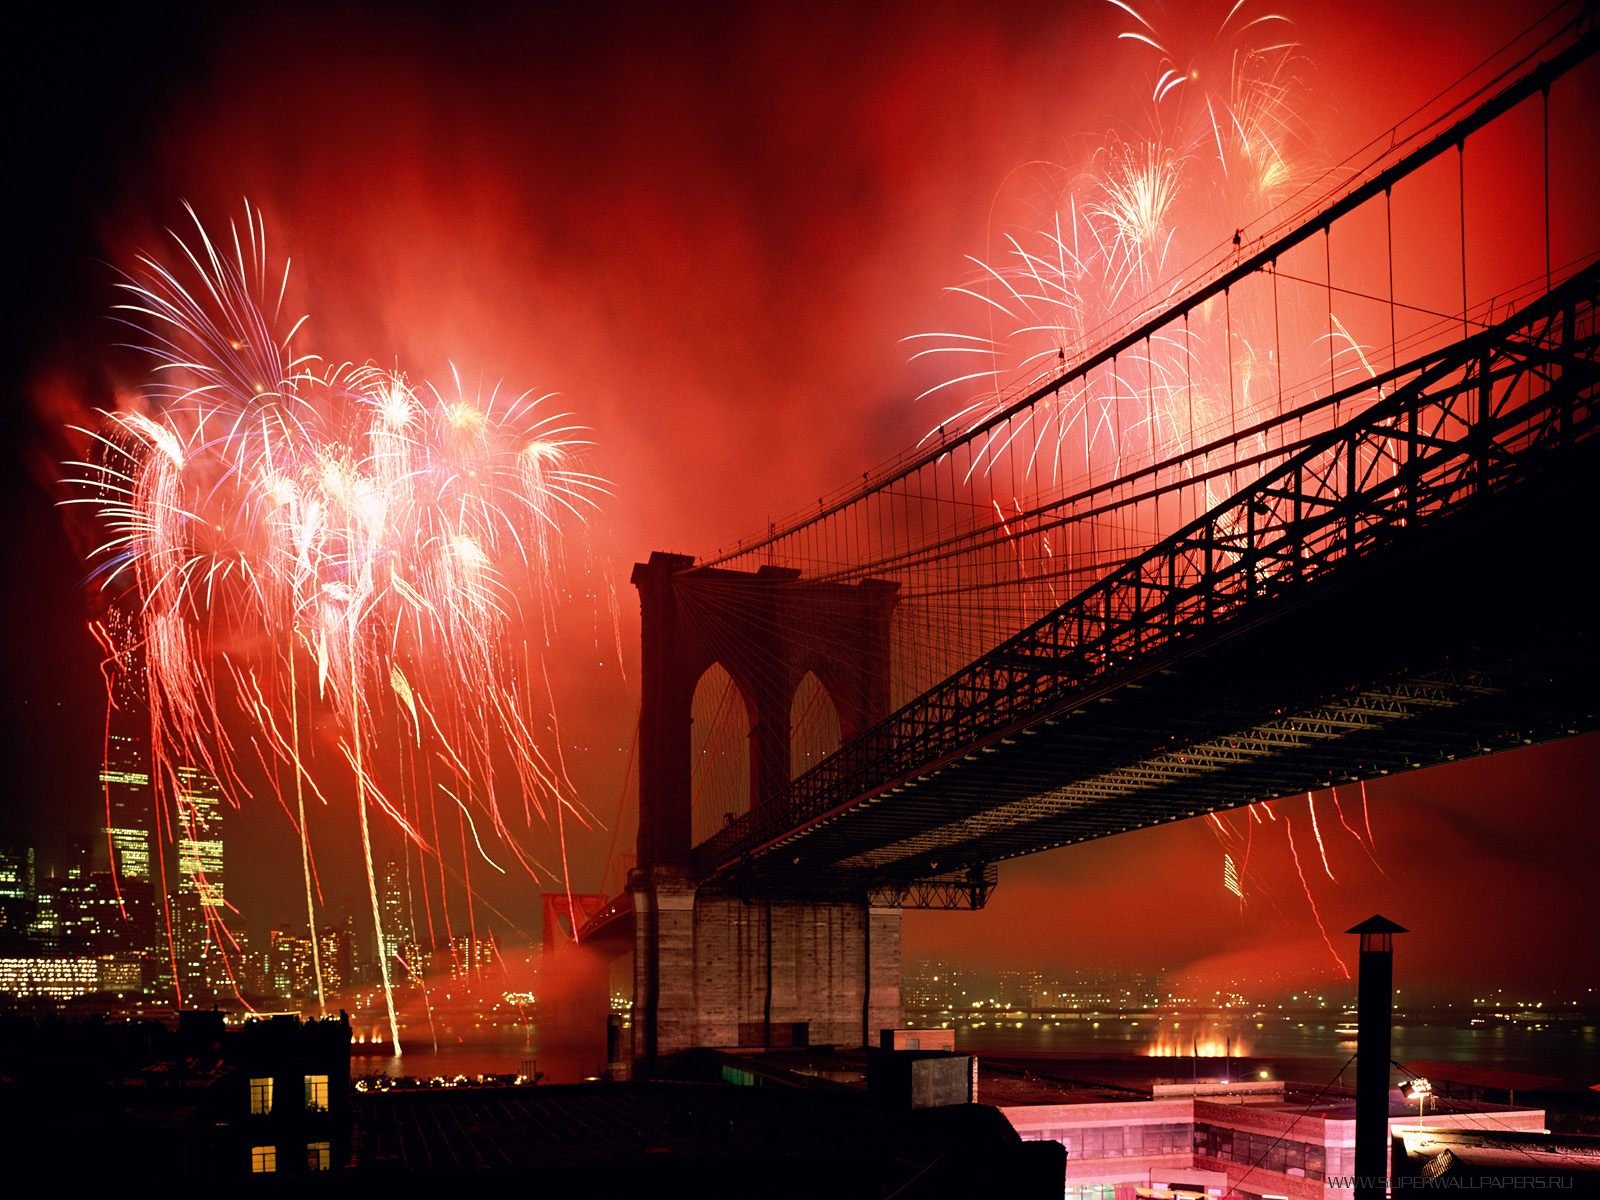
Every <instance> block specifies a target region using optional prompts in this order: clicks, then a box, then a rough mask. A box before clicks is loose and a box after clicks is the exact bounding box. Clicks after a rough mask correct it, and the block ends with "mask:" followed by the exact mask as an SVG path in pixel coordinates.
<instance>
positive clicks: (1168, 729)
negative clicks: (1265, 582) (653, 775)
mask: <svg viewBox="0 0 1600 1200" xmlns="http://www.w3.org/2000/svg"><path fill="white" fill-rule="evenodd" d="M1586 458H1587V460H1588V462H1589V468H1590V469H1588V470H1582V469H1577V464H1573V467H1574V470H1573V471H1572V473H1571V474H1570V475H1569V476H1568V478H1567V481H1566V484H1565V486H1551V485H1550V484H1548V483H1547V484H1546V485H1545V486H1541V487H1538V488H1535V489H1532V490H1531V491H1530V492H1529V494H1527V495H1524V496H1522V497H1521V498H1520V499H1519V502H1518V503H1517V505H1516V506H1515V508H1514V510H1508V509H1507V508H1504V507H1502V508H1499V509H1497V510H1496V511H1495V513H1494V515H1493V516H1492V517H1483V518H1480V519H1473V518H1472V517H1470V516H1469V517H1464V518H1462V519H1459V520H1458V521H1456V522H1452V525H1453V526H1454V527H1453V528H1450V529H1448V530H1440V531H1439V533H1438V534H1437V535H1435V536H1431V537H1428V538H1426V539H1418V542H1419V544H1418V545H1415V546H1412V547H1407V548H1405V549H1404V551H1403V552H1401V553H1397V554H1395V555H1393V556H1390V557H1388V558H1387V559H1386V561H1385V562H1384V563H1383V564H1381V565H1376V564H1362V565H1359V566H1358V565H1357V564H1352V569H1351V570H1349V571H1348V572H1345V573H1343V574H1342V575H1341V577H1339V578H1337V579H1329V580H1327V581H1325V582H1324V583H1323V584H1321V585H1319V586H1318V587H1317V588H1316V592H1315V594H1314V595H1309V596H1302V597H1300V598H1299V599H1298V601H1297V602H1296V603H1294V604H1293V606H1292V607H1287V606H1284V605H1283V604H1282V603H1281V602H1280V604H1279V607H1278V608H1277V609H1276V611H1275V613H1274V616H1273V618H1272V619H1271V620H1270V621H1259V622H1252V621H1251V620H1249V619H1244V620H1240V621H1238V622H1236V623H1234V624H1233V625H1231V626H1229V627H1227V628H1224V629H1220V630H1218V631H1217V633H1216V635H1215V636H1214V637H1212V638H1211V639H1210V640H1209V644H1207V645H1206V646H1204V647H1203V648H1197V647H1195V646H1193V645H1190V646H1187V647H1185V648H1184V649H1183V650H1182V651H1181V652H1178V653H1174V654H1173V655H1172V656H1171V658H1170V659H1169V660H1167V661H1162V660H1161V659H1156V660H1154V661H1152V662H1149V663H1147V664H1144V665H1143V666H1142V668H1141V669H1140V670H1139V671H1137V672H1136V673H1133V672H1130V673H1128V674H1125V675H1122V676H1120V677H1116V678H1111V679H1107V680H1106V681H1105V682H1104V684H1103V685H1102V686H1100V687H1099V688H1096V689H1094V690H1092V691H1086V692H1080V693H1078V694H1076V695H1075V696H1073V697H1072V701H1071V704H1070V706H1069V707H1063V708H1061V709H1059V710H1057V711H1054V712H1050V713H1048V714H1045V715H1042V716H1041V717H1040V718H1039V719H1037V720H1035V721H1033V722H1031V723H1028V724H1026V725H1022V726H1019V727H1017V728H1013V729H1010V730H1007V731H1006V732H1004V733H1003V734H1001V735H1000V736H997V737H995V738H993V739H992V740H990V741H989V742H988V743H987V744H985V745H982V746H980V747H976V748H974V749H973V750H972V751H971V752H969V753H966V754H963V755H962V756H960V757H958V758H954V759H951V760H947V761H944V762H939V763H933V764H930V766H929V767H928V769H926V770H923V771H920V772H918V773H917V774H915V775H912V776H908V777H906V778H903V779H900V780H897V781H895V782H893V783H891V784H888V785H886V786H885V787H883V788H881V789H880V790H879V791H877V792H876V793H875V794H873V795H870V796H866V797H863V798H862V799H861V800H860V801H859V802H858V803H856V804H853V805H851V806H849V807H848V808H846V809H844V810H843V811H837V812H834V813H831V814H828V815H825V816H822V817H820V818H818V819H817V820H815V821H813V822H811V823H809V824H807V825H803V826H801V827H799V828H796V829H794V830H793V831H792V832H790V833H788V834H786V835H785V836H783V837H781V838H778V839H776V840H775V841H774V842H773V843H771V844H770V845H769V846H767V847H765V848H764V850H763V852H761V853H759V854H753V855H750V856H749V857H748V858H746V859H745V860H743V861H740V862H735V863H733V864H730V865H729V866H728V868H727V869H725V870H724V871H723V872H722V874H721V879H722V880H724V881H726V883H727V884H728V885H729V886H731V887H733V888H735V889H738V888H743V887H751V888H753V889H758V890H760V891H762V892H768V893H769V892H772V891H774V890H777V891H782V890H784V889H791V890H796V891H801V892H804V891H809V890H814V889H818V888H837V889H842V890H846V891H882V890H884V889H895V888H904V887H907V886H909V885H910V884H911V883H912V881H915V880H920V879H925V878H927V877H930V876H936V875H958V876H959V875H962V874H964V873H967V872H970V871H972V869H973V868H975V867H979V866H981V865H983V864H988V863H994V862H997V861H1000V860H1002V859H1006V858H1013V857H1017V856H1020V855H1024V854H1031V853H1034V852H1037V851H1040V850H1045V849H1050V848H1052V847H1056V846H1063V845H1069V844H1072V843H1075V842H1084V841H1089V840H1092V839H1095V838H1101V837H1109V836H1111V835H1114V834H1118V833H1126V832H1128V831H1130V830H1135V829H1141V828H1145V827H1148V826H1151V825H1157V824H1161V823H1164V822H1168V821H1176V820H1182V819H1184V818H1186V817H1192V816H1198V815H1201V814H1204V813H1207V812H1214V811H1219V810H1226V809H1231V808H1236V807H1239V806H1242V805H1245V804H1249V803H1251V802H1254V801H1258V800H1263V799H1270V798H1273V797H1277V796H1287V795H1295V794H1297V793H1302V792H1305V791H1309V790H1318V789H1323V788H1326V787H1328V786H1330V785H1334V784H1341V783H1350V782H1354V781H1356V780H1358V779H1370V778H1374V777H1377V776H1381V775H1387V774H1391V773H1397V772H1401V771H1406V770H1410V769H1414V768H1417V767H1423V766H1429V765H1434V764H1438V763H1444V762H1449V761H1453V760H1456V759H1460V758H1468V757H1472V756H1474V755H1480V754H1487V753H1492V752H1495V751H1499V750H1506V749H1511V748H1514V747H1518V746H1522V745H1524V744H1528V743H1532V742H1538V741H1545V740H1549V739H1552V738H1557V737H1563V736H1568V735H1571V734H1576V733H1582V732H1588V731H1590V730H1594V729H1596V728H1600V685H1597V680H1600V645H1597V639H1596V637H1595V631H1594V620H1593V612H1594V598H1593V595H1592V593H1591V592H1590V591H1589V589H1588V588H1587V587H1586V586H1585V585H1584V584H1583V583H1582V582H1580V580H1579V578H1578V576H1577V573H1576V572H1574V571H1573V570H1572V569H1571V562H1570V556H1571V554H1572V549H1573V548H1572V544H1571V540H1570V536H1569V534H1570V531H1571V530H1573V529H1587V528H1593V524H1592V522H1593V520H1594V519H1595V518H1596V517H1597V516H1600V513H1597V511H1596V509H1597V506H1596V504H1595V501H1594V499H1593V497H1592V496H1591V495H1587V494H1586V493H1587V492H1588V491H1590V489H1591V487H1592V485H1591V484H1590V483H1589V481H1590V480H1592V479H1594V478H1596V476H1595V475H1594V474H1593V468H1594V467H1600V462H1597V461H1594V460H1595V459H1596V456H1595V455H1594V454H1593V453H1590V454H1588V455H1587V456H1586ZM1401 597H1403V598H1404V603H1399V602H1397V601H1398V600H1399V598H1401ZM1285 664H1293V667H1292V669H1289V670H1286V669H1285Z"/></svg>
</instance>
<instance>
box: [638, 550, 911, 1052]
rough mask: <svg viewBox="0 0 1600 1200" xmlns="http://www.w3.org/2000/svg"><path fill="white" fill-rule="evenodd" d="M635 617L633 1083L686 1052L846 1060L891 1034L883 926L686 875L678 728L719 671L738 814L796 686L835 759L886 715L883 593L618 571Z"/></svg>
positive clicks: (757, 789)
mask: <svg viewBox="0 0 1600 1200" xmlns="http://www.w3.org/2000/svg"><path fill="white" fill-rule="evenodd" d="M633 583H634V586H635V587H637V588H638V590H639V600H640V608H641V614H642V634H643V662H642V679H641V690H642V701H641V710H640V717H639V842H638V866H637V867H636V869H635V870H634V871H633V872H632V874H631V876H630V878H629V884H628V890H629V892H630V893H631V895H632V898H633V908H634V996H633V1042H634V1059H635V1064H636V1069H637V1070H638V1071H640V1072H641V1073H648V1072H649V1071H650V1070H651V1069H652V1067H654V1065H655V1064H656V1063H657V1061H658V1060H660V1059H662V1058H665V1057H667V1056H670V1055H673V1054H676V1053H679V1052H681V1051H684V1050H688V1049H692V1048H694V1047H697V1046H714V1047H735V1046H782V1045H793V1044H803V1043H806V1042H809V1043H812V1044H823V1043H831V1044H838V1045H849V1046H859V1045H865V1044H867V1043H869V1042H870V1041H872V1040H873V1039H874V1037H875V1034H876V1031H877V1030H878V1029H880V1028H883V1027H886V1026H892V1025H898V1024H899V1023H900V910H899V909H898V908H885V907H876V906H874V905H872V904H871V903H870V902H869V901H868V899H867V897H865V896H854V897H844V898H838V897H836V896H834V895H831V894H829V890H828V887H827V884H828V881H826V880H818V881H815V882H816V884H817V887H816V893H817V895H820V896H825V897H826V898H823V899H818V898H814V897H809V896H758V897H757V896H741V895H731V894H727V893H723V892H717V891H714V890H712V889H709V888H707V887H705V886H703V885H702V884H701V883H700V881H698V880H697V879H696V878H695V875H694V872H693V871H692V869H691V866H690V850H691V828H692V809H691V804H692V795H691V789H692V764H691V756H692V748H691V737H692V716H691V709H692V706H693V701H694V693H695V687H696V685H697V684H698V683H699V680H700V677H701V676H702V675H703V674H704V673H705V672H706V671H707V670H708V669H709V668H710V667H711V666H712V665H713V664H715V663H720V664H721V665H722V667H723V668H724V669H725V670H726V671H727V673H728V675H729V677H730V678H731V679H732V680H733V682H734V684H735V686H736V687H737V689H738V691H739V694H740V696H741V698H742V699H743V701H744V705H745V710H746V713H747V715H748V717H749V719H750V802H751V805H752V806H753V805H755V804H759V803H761V802H762V801H764V800H767V799H770V798H771V797H773V796H775V795H776V794H777V793H778V792H779V791H780V790H781V789H782V788H783V787H784V786H786V785H787V784H788V782H789V771H790V761H791V745H790V725H789V715H790V709H791V705H792V703H793V700H794V695H795V691H796V689H797V688H798V687H799V685H800V682H801V680H802V679H804V677H805V676H806V674H807V673H811V674H814V675H815V676H816V678H817V680H818V681H819V682H820V683H821V685H822V687H823V688H824V689H825V690H826V691H827V694H828V696H829V698H830V699H831V700H832V702H833V705H834V708H835V710H836V711H837V712H838V715H839V729H840V736H841V738H842V739H843V740H844V741H846V742H848V741H849V740H850V739H851V738H852V737H854V736H856V735H857V734H859V733H860V732H861V731H863V730H865V729H866V728H868V727H869V726H871V725H872V724H873V723H875V722H877V721H879V720H881V719H882V718H883V717H885V716H886V715H887V714H888V709H889V621H890V617H891V615H892V612H893V609H894V604H895V600H896V594H897V588H896V585H894V584H890V583H881V582H877V581H871V580H868V581H863V582H859V583H850V584H844V583H811V582H808V581H804V580H802V579H801V578H800V577H799V572H797V571H793V570H789V569H781V568H775V567H763V568H762V569H760V570H758V571H754V572H744V571H729V570H722V569H717V568H703V567H698V568H697V567H695V566H694V565H693V560H692V559H690V558H688V557H686V556H683V555H674V554H661V553H655V554H652V555H651V556H650V559H649V561H648V562H646V563H640V564H638V565H636V566H635V567H634V571H633Z"/></svg>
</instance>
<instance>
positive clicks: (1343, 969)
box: [1283, 813, 1350, 979]
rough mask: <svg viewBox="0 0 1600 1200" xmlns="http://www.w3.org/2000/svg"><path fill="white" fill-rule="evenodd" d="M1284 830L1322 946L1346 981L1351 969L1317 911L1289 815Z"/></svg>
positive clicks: (1285, 814) (1284, 817)
mask: <svg viewBox="0 0 1600 1200" xmlns="http://www.w3.org/2000/svg"><path fill="white" fill-rule="evenodd" d="M1283 822H1284V830H1285V831H1286V832H1287V833H1288V835H1289V853H1290V854H1292V855H1293V856H1294V869H1295V872H1296V873H1297V874H1298V875H1299V876H1300V886H1301V888H1303V889H1304V890H1305V894H1306V903H1307V904H1308V905H1310V906H1311V915H1312V916H1313V917H1315V918H1316V921H1317V932H1318V933H1320V934H1321V935H1322V944H1323V945H1324V946H1326V947H1327V948H1328V953H1329V954H1331V955H1332V956H1333V961H1334V962H1336V963H1338V964H1339V973H1340V974H1341V975H1343V976H1344V977H1345V978H1346V979H1349V978H1350V968H1349V967H1347V966H1345V965H1344V959H1342V958H1340V957H1339V952H1338V951H1337V950H1335V949H1334V948H1333V941H1332V940H1331V939H1330V938H1329V937H1328V927H1327V926H1326V925H1324V924H1323V923H1322V913H1321V912H1320V911H1319V910H1318V909H1317V901H1316V898H1315V897H1313V896H1312V895H1311V884H1310V883H1308V882H1307V881H1306V872H1305V868H1304V867H1302V866H1301V865H1300V851H1299V850H1298V849H1297V848H1296V847H1295V844H1294V822H1293V821H1292V820H1290V818H1289V814H1288V813H1284V814H1283Z"/></svg>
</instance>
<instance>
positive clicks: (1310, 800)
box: [1306, 792, 1339, 883]
mask: <svg viewBox="0 0 1600 1200" xmlns="http://www.w3.org/2000/svg"><path fill="white" fill-rule="evenodd" d="M1306 810H1307V811H1308V812H1309V813H1310V814H1311V832H1312V834H1313V835H1314V836H1315V837H1316V839H1317V853H1318V854H1319V855H1320V856H1321V857H1322V869H1323V871H1324V872H1325V873H1326V874H1327V876H1328V878H1329V879H1330V880H1332V881H1333V882H1334V883H1338V882H1339V881H1338V880H1337V879H1334V878H1333V868H1332V867H1330V866H1329V865H1328V848H1327V847H1326V846H1324V845H1323V844H1322V830H1321V829H1319V828H1317V801H1316V798H1315V797H1313V796H1312V794H1311V793H1310V792H1307V793H1306Z"/></svg>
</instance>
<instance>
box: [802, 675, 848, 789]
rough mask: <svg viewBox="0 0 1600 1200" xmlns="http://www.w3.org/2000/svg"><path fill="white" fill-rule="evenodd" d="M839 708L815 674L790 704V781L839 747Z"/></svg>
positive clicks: (807, 679) (803, 684) (806, 677)
mask: <svg viewBox="0 0 1600 1200" xmlns="http://www.w3.org/2000/svg"><path fill="white" fill-rule="evenodd" d="M839 745H840V734H839V709H838V707H837V706H836V705H835V704H834V702H833V697H832V696H830V695H829V694H828V689H827V688H825V687H823V686H822V681H821V680H820V679H818V678H817V676H816V673H815V672H814V671H807V672H806V673H805V677H804V678H803V679H801V680H800V685H799V686H798V687H796V688H795V690H794V699H793V700H792V701H791V702H790V704H789V778H790V779H798V778H799V777H800V776H801V775H804V774H805V773H806V772H807V771H809V770H810V769H811V768H812V767H814V766H816V765H817V764H818V763H819V762H821V761H822V760H823V759H825V758H827V757H828V755H830V754H832V753H833V752H834V751H835V750H837V749H838V748H839Z"/></svg>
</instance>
